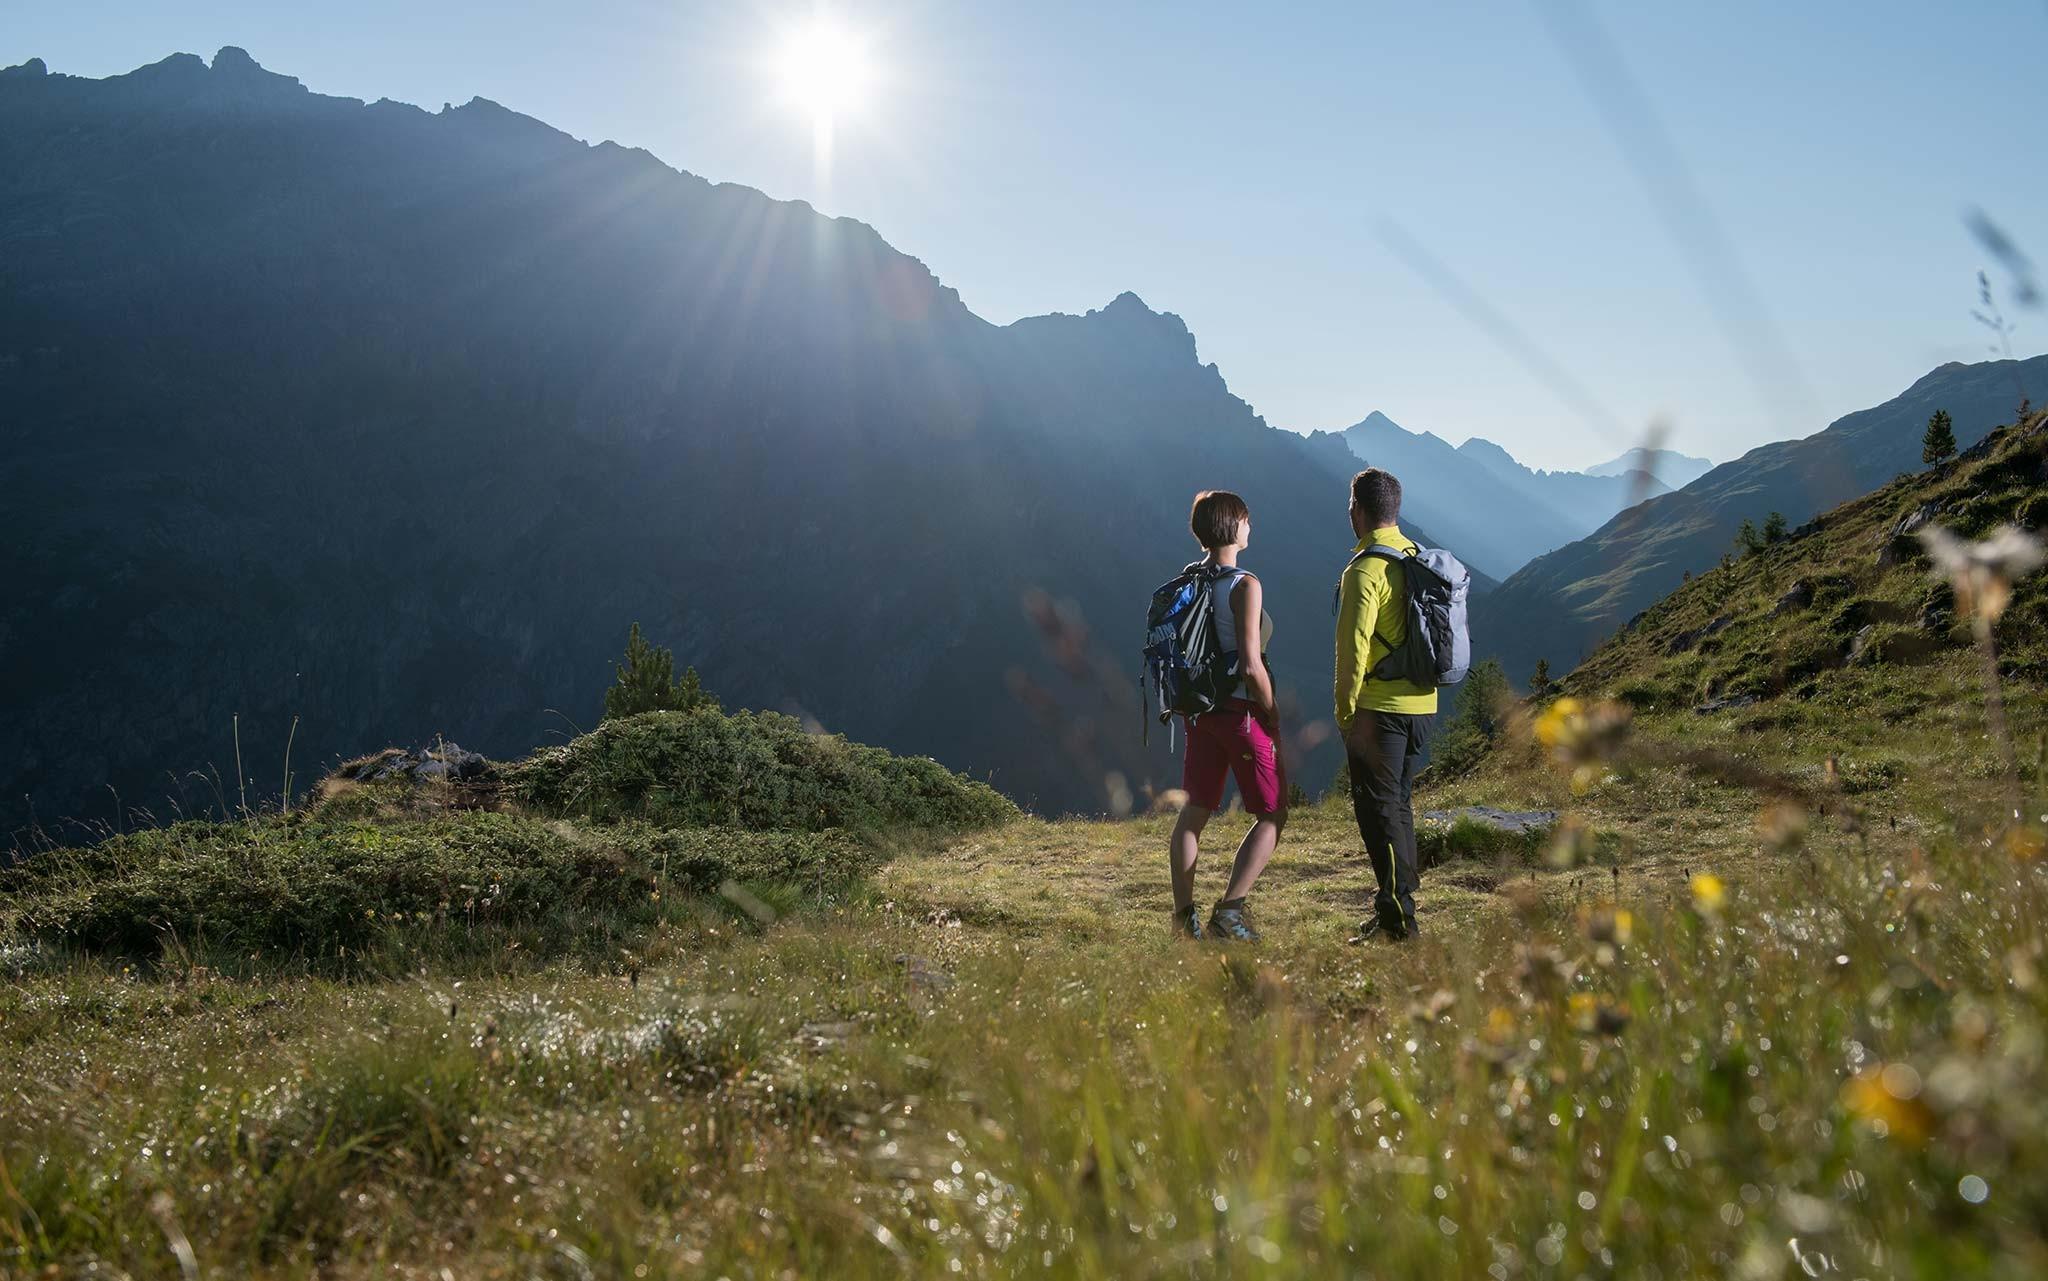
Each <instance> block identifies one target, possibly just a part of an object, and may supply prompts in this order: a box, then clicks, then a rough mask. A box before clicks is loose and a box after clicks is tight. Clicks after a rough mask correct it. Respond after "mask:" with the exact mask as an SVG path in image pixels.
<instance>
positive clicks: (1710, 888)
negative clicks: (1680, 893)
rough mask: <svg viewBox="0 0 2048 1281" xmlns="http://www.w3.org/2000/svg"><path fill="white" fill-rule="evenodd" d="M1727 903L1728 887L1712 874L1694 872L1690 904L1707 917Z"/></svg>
mask: <svg viewBox="0 0 2048 1281" xmlns="http://www.w3.org/2000/svg"><path fill="white" fill-rule="evenodd" d="M1727 901H1728V887H1727V886H1726V885H1724V884H1722V882H1721V878H1720V877H1718V876H1716V875H1714V874H1713V873H1712V872H1696V873H1694V874H1693V878H1692V904H1693V906H1694V907H1696V908H1698V909H1699V910H1700V911H1702V912H1705V913H1706V914H1708V915H1709V916H1711V915H1713V914H1714V913H1716V912H1719V911H1720V910H1721V908H1722V906H1723V905H1724V904H1725V903H1727Z"/></svg>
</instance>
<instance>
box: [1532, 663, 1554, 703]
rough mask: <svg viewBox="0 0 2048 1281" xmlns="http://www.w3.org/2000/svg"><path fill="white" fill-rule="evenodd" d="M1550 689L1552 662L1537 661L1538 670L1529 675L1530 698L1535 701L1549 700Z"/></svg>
mask: <svg viewBox="0 0 2048 1281" xmlns="http://www.w3.org/2000/svg"><path fill="white" fill-rule="evenodd" d="M1550 688H1551V680H1550V660H1549V659H1547V658H1539V659H1537V660H1536V670H1535V671H1533V672H1530V673H1529V697H1530V698H1534V699H1544V698H1549V697H1550Z"/></svg>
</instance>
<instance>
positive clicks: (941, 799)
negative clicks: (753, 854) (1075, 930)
mask: <svg viewBox="0 0 2048 1281" xmlns="http://www.w3.org/2000/svg"><path fill="white" fill-rule="evenodd" d="M511 785H512V789H513V791H514V794H515V795H517V796H518V797H519V798H520V799H521V800H522V801H523V802H524V803H526V804H527V805H530V806H532V807H534V808H535V809H538V810H541V811H542V812H545V813H549V814H556V815H564V816H574V817H579V818H587V819H590V820H592V821H595V822H601V823H610V822H617V821H620V820H623V819H635V818H637V819H644V820H646V821H647V822H650V823H654V824H657V825H659V826H663V827H704V826H728V827H739V828H746V829H748V830H750V831H822V830H825V829H827V828H852V829H857V830H861V831H884V830H891V829H902V828H919V829H933V830H943V831H959V830H967V829H971V828H977V827H988V826H991V825H993V824H997V823H1002V822H1005V821H1007V820H1009V819H1011V818H1013V817H1015V816H1016V814H1017V807H1016V806H1014V805H1012V804H1011V803H1010V802H1009V801H1008V800H1006V799H1005V798H1004V797H1003V796H1002V795H1000V794H999V793H997V792H996V791H995V790H994V789H993V788H991V787H988V786H986V785H985V784H982V783H977V782H975V781H973V780H972V779H969V778H966V777H963V776H962V775H959V774H955V773H953V772H952V771H950V770H948V769H947V768H946V767H945V766H943V765H940V764H939V763H938V762H937V761H933V760H930V759H928V758H924V757H909V756H895V755H892V754H890V753H888V752H885V751H883V750H882V749H880V748H878V747H864V746H862V745H860V744H858V743H849V742H847V741H846V739H844V738H843V737H840V736H839V735H836V734H811V733H806V732H805V731H804V728H803V726H802V724H801V723H799V722H798V721H796V720H794V719H792V718H790V717H788V716H781V715H777V714H776V713H774V712H736V713H733V714H732V715H725V714H723V713H720V712H717V711H715V710H711V709H703V710H699V711H694V712H649V713H646V714H644V715H640V716H631V717H626V718H624V719H622V720H615V721H606V722H604V723H603V724H601V725H599V726H598V727H597V729H595V730H593V731H592V732H591V733H588V734H585V735H584V736H583V737H581V738H578V739H576V740H575V741H574V742H571V743H569V744H567V745H565V746H562V747H554V748H548V749H546V750H544V751H541V752H537V753H535V754H534V755H533V756H532V757H530V758H529V759H527V760H526V761H524V762H522V763H520V764H519V765H517V766H515V767H513V769H512V771H511Z"/></svg>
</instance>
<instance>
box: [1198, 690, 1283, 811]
mask: <svg viewBox="0 0 2048 1281" xmlns="http://www.w3.org/2000/svg"><path fill="white" fill-rule="evenodd" d="M1182 724H1184V725H1186V726H1187V731H1188V754H1187V758H1186V759H1185V760H1184V761H1183V762H1182V764H1181V770H1180V785H1181V786H1182V787H1183V788H1185V789H1186V790H1187V794H1188V803H1189V804H1191V805H1199V806H1201V807H1202V808H1203V809H1205V810H1220V809H1222V808H1223V781H1224V779H1225V778H1226V777H1227V776H1228V775H1231V774H1235V775H1237V790H1238V794H1239V795H1241V796H1243V797H1244V808H1245V810H1246V812H1247V813H1251V814H1272V813H1276V812H1277V811H1279V810H1281V809H1284V808H1286V805H1287V767H1286V766H1285V765H1283V764H1281V761H1280V746H1279V744H1277V743H1275V742H1274V741H1273V736H1272V735H1271V734H1268V733H1267V732H1266V727H1265V726H1264V725H1261V724H1259V718H1258V717H1257V716H1255V715H1253V713H1252V711H1251V706H1250V704H1240V703H1236V702H1231V703H1226V704H1224V705H1223V706H1222V707H1219V708H1217V709H1216V710H1215V711H1213V712H1206V713H1204V714H1203V715H1201V716H1196V717H1191V718H1189V717H1184V718H1182Z"/></svg>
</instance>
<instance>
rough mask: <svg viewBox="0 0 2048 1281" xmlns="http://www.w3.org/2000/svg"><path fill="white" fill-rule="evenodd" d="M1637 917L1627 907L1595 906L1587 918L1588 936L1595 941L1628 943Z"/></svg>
mask: <svg viewBox="0 0 2048 1281" xmlns="http://www.w3.org/2000/svg"><path fill="white" fill-rule="evenodd" d="M1635 924H1636V918H1635V917H1634V916H1633V915H1632V914H1631V913H1630V912H1629V910H1628V909H1627V908H1625V907H1611V906H1610V907H1599V908H1595V909H1594V910H1593V912H1592V914H1591V915H1589V916H1588V917H1587V918H1586V937H1587V938H1589V939H1591V940H1593V941H1594V942H1595V943H1626V942H1628V940H1629V936H1630V935H1631V934H1632V933H1634V931H1635Z"/></svg>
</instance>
